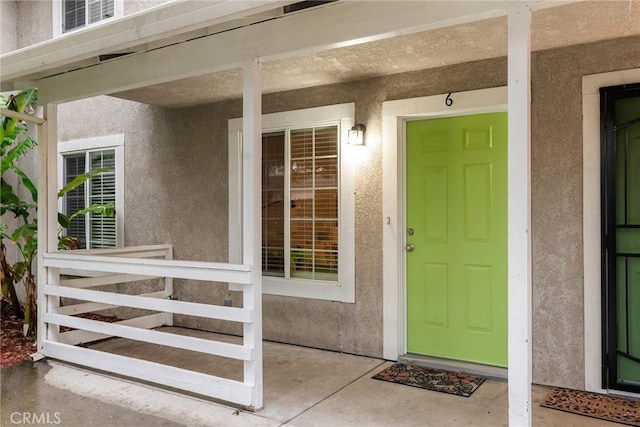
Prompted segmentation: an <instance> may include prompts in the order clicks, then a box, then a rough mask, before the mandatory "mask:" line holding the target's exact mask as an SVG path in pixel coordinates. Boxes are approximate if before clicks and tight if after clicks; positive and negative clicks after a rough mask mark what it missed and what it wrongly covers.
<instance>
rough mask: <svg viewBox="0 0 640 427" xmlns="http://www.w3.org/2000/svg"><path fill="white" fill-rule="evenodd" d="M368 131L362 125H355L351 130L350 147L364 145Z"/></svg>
mask: <svg viewBox="0 0 640 427" xmlns="http://www.w3.org/2000/svg"><path fill="white" fill-rule="evenodd" d="M366 130H367V128H366V127H365V125H363V124H362V123H354V124H353V126H352V127H351V129H349V136H348V138H347V143H348V144H349V145H364V132H365V131H366Z"/></svg>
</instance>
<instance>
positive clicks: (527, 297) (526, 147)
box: [508, 4, 532, 426]
mask: <svg viewBox="0 0 640 427" xmlns="http://www.w3.org/2000/svg"><path fill="white" fill-rule="evenodd" d="M508 68H509V71H508V83H509V88H508V92H509V95H508V100H509V154H508V168H509V172H508V180H509V183H508V197H509V201H508V247H509V249H508V257H509V261H508V266H509V267H508V268H509V285H508V286H509V359H508V363H509V425H510V426H531V415H532V414H531V382H532V369H531V366H532V364H531V289H532V285H531V11H530V9H529V7H528V6H527V5H526V4H516V5H514V6H513V7H512V8H510V9H509V15H508Z"/></svg>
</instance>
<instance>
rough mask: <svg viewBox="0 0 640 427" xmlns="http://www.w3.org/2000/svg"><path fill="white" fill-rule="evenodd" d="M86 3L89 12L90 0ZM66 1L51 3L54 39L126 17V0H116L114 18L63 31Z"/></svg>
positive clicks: (56, 0) (54, 0) (59, 0)
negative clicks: (64, 4)
mask: <svg viewBox="0 0 640 427" xmlns="http://www.w3.org/2000/svg"><path fill="white" fill-rule="evenodd" d="M84 1H85V8H86V9H85V10H89V0H84ZM63 3H64V0H53V1H52V2H51V4H52V9H53V15H52V16H53V38H57V37H61V36H64V35H65V34H71V33H75V32H76V31H80V30H82V29H84V28H89V27H95V26H96V25H101V24H102V23H104V22H110V21H112V20H114V19H116V18H119V17H121V16H124V0H114V2H113V16H112V17H111V18H105V19H101V20H100V21H98V22H94V23H92V24H88V23H85V24H84V25H83V26H82V27H77V28H74V29H72V30H69V31H63V25H64V18H63V16H62V15H63V13H64V7H63Z"/></svg>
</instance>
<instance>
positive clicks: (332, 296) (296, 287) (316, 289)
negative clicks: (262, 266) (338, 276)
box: [229, 276, 355, 303]
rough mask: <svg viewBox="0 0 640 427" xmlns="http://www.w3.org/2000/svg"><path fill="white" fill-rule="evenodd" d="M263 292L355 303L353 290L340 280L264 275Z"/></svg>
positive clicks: (236, 287)
mask: <svg viewBox="0 0 640 427" xmlns="http://www.w3.org/2000/svg"><path fill="white" fill-rule="evenodd" d="M229 290H232V291H241V290H242V285H236V284H233V283H230V284H229ZM262 293H263V294H264V295H277V296H285V297H294V298H311V299H318V300H325V301H339V302H346V303H354V302H355V295H354V292H353V290H351V292H350V289H349V288H347V287H345V286H342V285H340V283H338V282H327V281H321V280H304V279H284V278H280V277H271V276H263V277H262Z"/></svg>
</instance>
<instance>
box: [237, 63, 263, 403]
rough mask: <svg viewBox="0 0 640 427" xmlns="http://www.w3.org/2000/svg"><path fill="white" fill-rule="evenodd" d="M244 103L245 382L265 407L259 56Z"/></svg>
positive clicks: (246, 70)
mask: <svg viewBox="0 0 640 427" xmlns="http://www.w3.org/2000/svg"><path fill="white" fill-rule="evenodd" d="M243 79H244V84H243V93H242V96H243V106H242V116H243V124H242V134H243V142H242V164H243V167H242V224H243V225H242V226H243V233H242V259H243V264H245V265H249V266H251V283H252V285H251V286H250V287H248V288H247V287H246V286H245V288H244V289H245V291H244V293H243V298H244V307H245V308H246V309H248V310H251V311H252V312H253V322H251V323H245V324H244V345H245V347H247V346H249V347H253V348H254V352H253V360H251V361H246V362H244V381H245V383H247V384H250V385H251V386H252V390H253V391H252V397H251V402H252V406H253V409H260V408H262V389H263V384H262V250H261V246H262V223H261V218H262V209H261V206H262V204H261V198H262V194H261V190H260V189H261V179H262V75H261V72H260V63H259V62H258V60H257V59H254V60H251V61H249V62H247V63H245V65H244V67H243Z"/></svg>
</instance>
